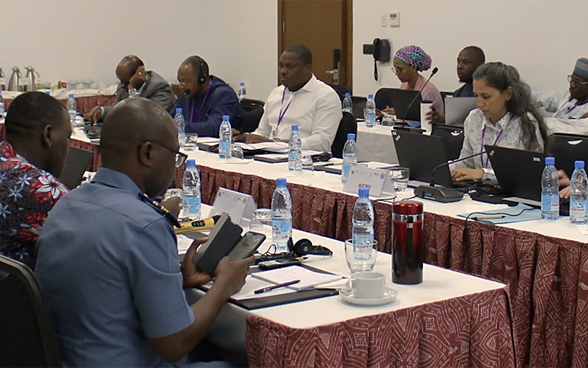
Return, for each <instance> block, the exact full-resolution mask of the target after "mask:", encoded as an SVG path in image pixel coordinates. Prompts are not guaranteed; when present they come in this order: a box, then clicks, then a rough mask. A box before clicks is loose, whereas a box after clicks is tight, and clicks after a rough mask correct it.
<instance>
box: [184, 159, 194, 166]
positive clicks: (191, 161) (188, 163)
mask: <svg viewBox="0 0 588 368" xmlns="http://www.w3.org/2000/svg"><path fill="white" fill-rule="evenodd" d="M186 166H187V167H196V160H195V159H193V158H191V159H188V161H186Z"/></svg>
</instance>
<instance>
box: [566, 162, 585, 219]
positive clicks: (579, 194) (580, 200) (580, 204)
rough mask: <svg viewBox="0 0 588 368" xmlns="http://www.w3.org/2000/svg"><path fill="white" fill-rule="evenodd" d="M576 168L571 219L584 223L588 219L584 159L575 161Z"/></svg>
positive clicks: (572, 180)
mask: <svg viewBox="0 0 588 368" xmlns="http://www.w3.org/2000/svg"><path fill="white" fill-rule="evenodd" d="M574 167H575V170H574V172H573V173H572V179H571V182H572V184H571V188H572V195H571V196H570V220H571V221H572V223H573V224H577V225H584V224H586V220H587V210H586V207H587V204H588V203H587V198H588V187H586V181H587V180H588V178H586V171H584V161H576V162H574Z"/></svg>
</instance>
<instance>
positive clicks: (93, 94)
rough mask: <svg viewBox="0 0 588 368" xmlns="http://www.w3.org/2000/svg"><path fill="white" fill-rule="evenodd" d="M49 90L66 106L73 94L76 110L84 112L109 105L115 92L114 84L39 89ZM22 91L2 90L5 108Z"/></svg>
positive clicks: (112, 101)
mask: <svg viewBox="0 0 588 368" xmlns="http://www.w3.org/2000/svg"><path fill="white" fill-rule="evenodd" d="M46 91H50V92H51V96H53V97H54V98H56V99H57V100H58V101H59V102H61V103H62V104H63V106H66V104H67V100H68V99H69V94H70V93H73V94H74V99H75V100H76V105H77V109H78V112H79V113H81V114H84V113H86V112H88V111H90V110H91V109H92V108H93V107H94V106H99V105H104V106H110V105H112V104H113V103H114V96H113V94H114V93H115V92H116V85H112V86H109V87H106V88H99V89H90V88H87V89H53V90H40V91H39V92H46ZM22 93H23V92H15V91H2V97H4V104H5V106H4V107H5V109H6V110H8V108H9V107H10V104H11V103H12V101H13V100H14V99H15V98H16V97H18V96H19V95H20V94H22Z"/></svg>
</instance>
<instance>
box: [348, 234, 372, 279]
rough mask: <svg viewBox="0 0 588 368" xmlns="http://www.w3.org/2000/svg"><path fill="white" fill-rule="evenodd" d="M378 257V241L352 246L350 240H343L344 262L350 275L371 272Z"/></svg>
mask: <svg viewBox="0 0 588 368" xmlns="http://www.w3.org/2000/svg"><path fill="white" fill-rule="evenodd" d="M377 257H378V241H377V240H374V241H373V242H372V243H368V244H361V245H353V240H352V239H347V240H345V261H347V267H349V271H350V272H351V274H354V273H356V272H363V271H372V270H373V269H374V266H375V264H376V258H377Z"/></svg>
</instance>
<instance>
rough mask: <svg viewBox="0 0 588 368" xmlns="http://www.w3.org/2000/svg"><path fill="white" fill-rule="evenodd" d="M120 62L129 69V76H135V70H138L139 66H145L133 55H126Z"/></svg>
mask: <svg viewBox="0 0 588 368" xmlns="http://www.w3.org/2000/svg"><path fill="white" fill-rule="evenodd" d="M121 62H125V63H126V64H127V65H128V66H129V69H130V70H131V75H133V74H135V72H136V71H137V69H139V67H140V66H144V65H145V64H143V60H141V59H139V57H138V56H135V55H127V56H125V57H124V58H123V59H122V60H121Z"/></svg>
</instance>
